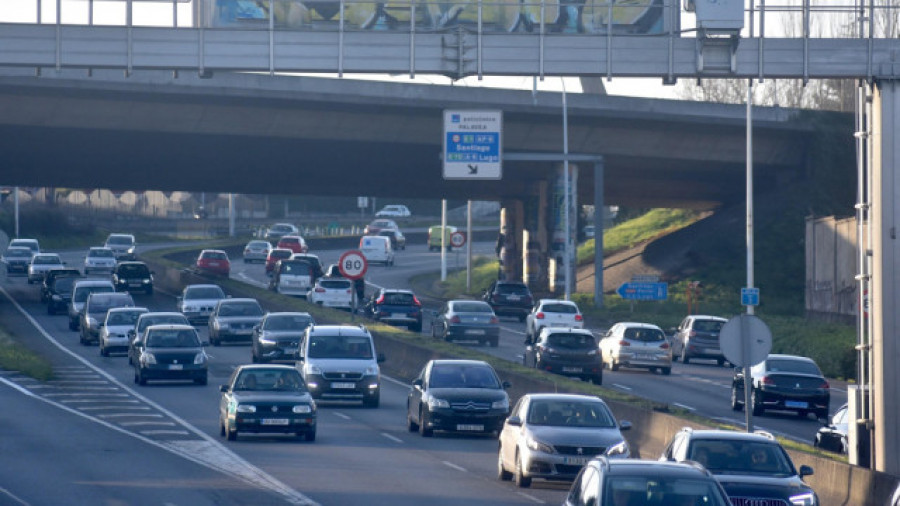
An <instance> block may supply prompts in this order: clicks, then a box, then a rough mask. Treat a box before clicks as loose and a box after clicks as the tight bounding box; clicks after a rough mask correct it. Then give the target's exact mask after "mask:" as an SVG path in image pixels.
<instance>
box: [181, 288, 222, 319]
mask: <svg viewBox="0 0 900 506" xmlns="http://www.w3.org/2000/svg"><path fill="white" fill-rule="evenodd" d="M224 298H225V292H224V291H222V287H220V286H219V285H211V284H210V285H206V284H198V285H188V286H186V287H184V290H183V291H182V292H181V296H180V297H178V300H177V302H176V303H175V304H176V306H177V307H178V310H179V311H181V313H182V314H183V315H184V316H185V317H187V319H188V321H189V322H191V323H192V324H197V323H206V322H207V321H208V320H209V315H210V314H211V313H212V311H213V308H215V307H216V304H218V302H219V301H220V300H222V299H224Z"/></svg>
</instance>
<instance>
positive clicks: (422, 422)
mask: <svg viewBox="0 0 900 506" xmlns="http://www.w3.org/2000/svg"><path fill="white" fill-rule="evenodd" d="M419 434H421V435H422V437H431V436H433V435H434V431H433V430H432V429H429V428H428V422H427V420H426V419H425V411H424V410H421V409H420V410H419Z"/></svg>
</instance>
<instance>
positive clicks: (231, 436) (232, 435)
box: [225, 422, 237, 441]
mask: <svg viewBox="0 0 900 506" xmlns="http://www.w3.org/2000/svg"><path fill="white" fill-rule="evenodd" d="M225 439H227V440H229V441H237V429H232V428H231V424H230V423H228V422H225Z"/></svg>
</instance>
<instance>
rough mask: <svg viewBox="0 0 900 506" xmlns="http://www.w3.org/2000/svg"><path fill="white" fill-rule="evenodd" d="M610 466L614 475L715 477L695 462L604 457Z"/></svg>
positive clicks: (608, 469) (609, 468) (609, 469)
mask: <svg viewBox="0 0 900 506" xmlns="http://www.w3.org/2000/svg"><path fill="white" fill-rule="evenodd" d="M602 460H603V461H606V463H607V465H608V466H609V467H608V468H607V470H606V472H607V473H608V474H613V475H629V474H631V475H633V474H641V475H648V474H652V475H654V476H660V477H674V476H695V477H701V476H703V477H708V478H710V479H715V478H713V476H712V474H710V472H709V471H707V470H706V469H705V468H704V467H703V466H701V465H700V464H697V463H695V462H670V461H658V460H641V459H605V458H604V459H602Z"/></svg>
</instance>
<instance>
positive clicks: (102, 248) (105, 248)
mask: <svg viewBox="0 0 900 506" xmlns="http://www.w3.org/2000/svg"><path fill="white" fill-rule="evenodd" d="M98 249H99V250H103V251H112V248H107V247H106V246H91V247H90V249H89V250H88V251H93V250H98Z"/></svg>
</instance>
